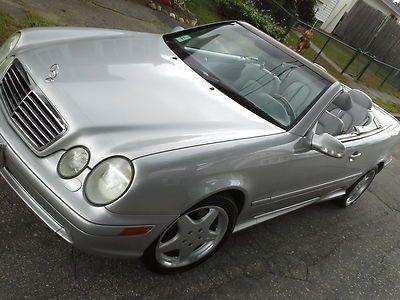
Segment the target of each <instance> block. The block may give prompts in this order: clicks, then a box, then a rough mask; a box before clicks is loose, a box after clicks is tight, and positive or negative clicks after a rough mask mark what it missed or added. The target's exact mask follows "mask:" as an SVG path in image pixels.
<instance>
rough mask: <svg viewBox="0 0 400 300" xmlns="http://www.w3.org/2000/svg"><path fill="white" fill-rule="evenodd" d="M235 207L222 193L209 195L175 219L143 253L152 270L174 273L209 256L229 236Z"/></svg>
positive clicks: (146, 264) (234, 222) (145, 261)
mask: <svg viewBox="0 0 400 300" xmlns="http://www.w3.org/2000/svg"><path fill="white" fill-rule="evenodd" d="M237 216H238V208H237V206H236V204H235V202H234V201H233V200H232V199H230V198H229V197H226V196H223V195H215V196H212V197H210V198H208V199H206V200H204V201H202V202H201V203H199V204H198V205H196V206H194V207H192V208H191V209H189V210H188V211H187V212H185V213H184V214H182V215H181V216H180V217H179V218H177V219H176V220H175V221H174V222H173V223H172V224H171V225H169V226H168V227H167V228H166V229H165V230H164V231H163V233H162V234H161V235H160V236H159V237H158V238H157V239H156V240H155V241H154V242H153V244H151V245H150V246H149V248H148V249H147V250H146V251H145V253H144V255H143V261H144V264H145V266H146V267H147V268H148V269H150V270H151V271H153V272H156V273H162V274H174V273H180V272H183V271H186V270H189V269H191V268H193V267H195V266H197V265H199V264H201V263H202V262H203V261H205V260H207V259H208V258H210V257H211V256H212V255H213V254H214V253H215V252H216V251H217V250H218V249H219V248H220V247H221V246H222V245H223V244H224V243H225V242H226V240H227V239H228V238H229V236H230V235H231V234H232V231H233V229H234V227H235V224H236V220H237Z"/></svg>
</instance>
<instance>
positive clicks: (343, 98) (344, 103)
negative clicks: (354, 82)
mask: <svg viewBox="0 0 400 300" xmlns="http://www.w3.org/2000/svg"><path fill="white" fill-rule="evenodd" d="M333 104H335V105H336V106H337V107H339V108H340V109H341V110H349V109H350V108H351V107H352V103H351V98H350V95H349V93H348V92H341V93H340V94H339V95H338V96H336V99H335V100H333Z"/></svg>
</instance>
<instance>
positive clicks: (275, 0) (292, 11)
mask: <svg viewBox="0 0 400 300" xmlns="http://www.w3.org/2000/svg"><path fill="white" fill-rule="evenodd" d="M253 2H254V4H255V5H256V7H258V8H259V9H261V10H262V11H264V12H265V13H266V14H268V15H270V16H271V18H273V19H274V20H275V22H277V23H278V24H280V25H281V26H284V27H290V25H291V18H292V17H293V16H294V17H298V18H299V19H301V20H303V21H305V22H307V23H310V24H311V23H313V22H314V18H315V12H314V9H315V6H316V4H317V1H316V0H253Z"/></svg>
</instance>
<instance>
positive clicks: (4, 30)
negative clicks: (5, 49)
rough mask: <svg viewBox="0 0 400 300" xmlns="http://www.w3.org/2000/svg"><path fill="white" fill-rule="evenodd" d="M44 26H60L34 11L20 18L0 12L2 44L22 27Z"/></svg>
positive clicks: (0, 40)
mask: <svg viewBox="0 0 400 300" xmlns="http://www.w3.org/2000/svg"><path fill="white" fill-rule="evenodd" d="M43 26H59V24H56V23H53V22H48V21H46V20H44V19H43V18H42V17H40V16H37V15H34V14H32V13H27V14H26V17H25V18H24V19H22V20H19V19H16V18H13V17H11V16H10V15H8V14H5V13H3V12H0V44H3V43H4V42H5V41H6V39H7V38H8V37H9V36H10V35H11V34H13V33H14V32H16V31H18V30H20V29H23V28H29V27H43Z"/></svg>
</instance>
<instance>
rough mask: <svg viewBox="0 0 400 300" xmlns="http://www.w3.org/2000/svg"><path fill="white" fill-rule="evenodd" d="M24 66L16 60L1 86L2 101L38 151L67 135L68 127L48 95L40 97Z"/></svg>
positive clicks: (13, 120) (19, 128)
mask: <svg viewBox="0 0 400 300" xmlns="http://www.w3.org/2000/svg"><path fill="white" fill-rule="evenodd" d="M34 89H35V87H34V86H33V83H31V81H30V80H29V78H28V75H27V74H26V73H25V71H24V69H23V68H22V65H21V64H20V63H19V61H18V60H14V62H13V63H12V64H11V66H10V67H9V69H8V70H7V72H6V74H5V75H4V77H3V79H2V80H1V83H0V98H1V100H2V102H3V104H4V106H5V108H6V110H7V113H8V115H9V116H10V118H11V120H12V122H13V123H14V124H15V125H16V127H17V129H18V130H19V131H20V132H21V133H22V135H23V136H24V137H25V138H26V139H27V140H28V141H29V142H30V143H31V144H32V145H33V146H34V148H35V149H37V150H42V149H44V148H46V147H47V146H48V145H50V144H51V143H53V142H54V141H55V140H56V139H57V138H59V137H60V136H61V135H62V134H63V133H64V132H65V131H66V128H67V126H66V123H65V122H64V121H63V119H62V117H61V116H60V115H59V114H58V113H57V111H56V110H55V109H54V108H53V106H52V105H51V104H50V102H49V101H48V100H47V98H46V97H45V96H44V95H39V94H38V93H37V92H36V91H35V90H34Z"/></svg>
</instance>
